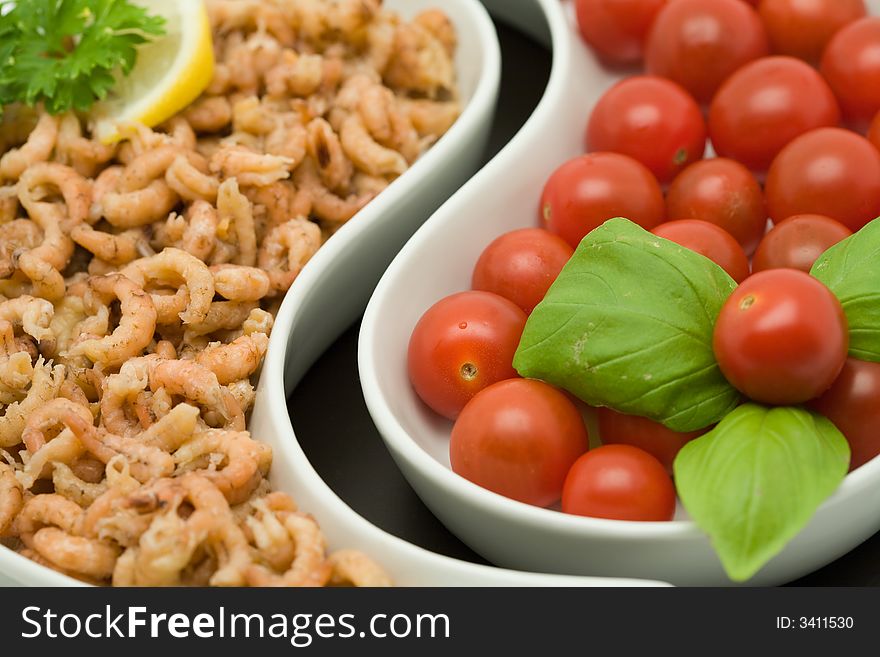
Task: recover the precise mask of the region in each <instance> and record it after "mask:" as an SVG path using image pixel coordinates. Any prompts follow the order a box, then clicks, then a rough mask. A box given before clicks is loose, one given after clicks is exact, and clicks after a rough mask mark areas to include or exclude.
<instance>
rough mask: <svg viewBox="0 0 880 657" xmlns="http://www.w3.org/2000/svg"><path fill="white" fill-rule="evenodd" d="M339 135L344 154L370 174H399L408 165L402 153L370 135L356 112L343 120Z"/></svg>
mask: <svg viewBox="0 0 880 657" xmlns="http://www.w3.org/2000/svg"><path fill="white" fill-rule="evenodd" d="M339 137H340V141H341V143H342V148H343V150H344V151H345V154H346V155H347V156H348V157H349V158H351V161H352V162H354V165H355V166H356V167H357V168H358V169H360V170H361V171H364V172H365V173H368V174H370V175H372V176H387V175H395V176H399V175H400V174H401V173H403V172H404V171H406V169H407V167H408V164H407V161H406V159H405V158H404V157H403V155H401V154H400V153H398V152H397V151H395V150H392V149H390V148H386V147H384V146H382V145H381V144H379V143H377V142H376V141H375V140H374V139H373V138H372V137H371V136H370V133H369V132H368V131H367V128H366V127H365V126H364V123H363V120H362V119H361V117H360V116H359V115H357V114H352V115H350V116H349V117H348V118H347V119H345V121H343V123H342V129H341V131H340V134H339Z"/></svg>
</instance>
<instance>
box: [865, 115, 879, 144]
mask: <svg viewBox="0 0 880 657" xmlns="http://www.w3.org/2000/svg"><path fill="white" fill-rule="evenodd" d="M868 141H869V142H871V143H872V144H874V147H875V148H877V149H878V150H880V112H877V116H875V117H874V120H873V121H871V125H870V127H869V128H868Z"/></svg>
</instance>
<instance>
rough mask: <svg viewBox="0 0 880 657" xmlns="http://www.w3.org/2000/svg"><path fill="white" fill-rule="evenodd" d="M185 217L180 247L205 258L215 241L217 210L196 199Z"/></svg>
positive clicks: (217, 221) (212, 248)
mask: <svg viewBox="0 0 880 657" xmlns="http://www.w3.org/2000/svg"><path fill="white" fill-rule="evenodd" d="M218 187H219V186H218ZM214 196H215V198H216V196H217V194H216V193H215V194H214ZM187 219H188V220H187V226H186V230H185V231H184V232H183V237H182V238H181V240H180V248H181V250H183V251H186V252H187V253H189V254H190V255H192V256H193V257H195V258H198V259H199V260H203V261H204V260H207V259H208V258H209V257H210V255H211V252H212V251H213V250H214V246H215V245H216V242H217V226H218V224H219V223H220V217H219V216H218V214H217V210H216V209H215V208H214V206H212V205H211V204H210V203H207V202H206V201H196V202H195V203H193V204H192V205H191V206H190V208H189V210H188V211H187Z"/></svg>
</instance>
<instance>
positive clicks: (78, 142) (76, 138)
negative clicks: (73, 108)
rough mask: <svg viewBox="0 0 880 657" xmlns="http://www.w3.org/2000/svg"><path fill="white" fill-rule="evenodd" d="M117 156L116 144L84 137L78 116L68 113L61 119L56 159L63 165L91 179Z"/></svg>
mask: <svg viewBox="0 0 880 657" xmlns="http://www.w3.org/2000/svg"><path fill="white" fill-rule="evenodd" d="M115 154H116V145H115V144H102V143H101V142H99V141H96V140H93V139H86V138H85V137H83V134H82V125H80V122H79V118H78V117H77V116H76V114H74V113H73V112H68V113H67V114H64V115H63V116H62V117H61V124H60V126H59V129H58V143H57V145H56V149H55V155H56V158H57V159H58V161H59V162H61V164H66V165H68V166H70V167H73V168H74V169H75V170H76V172H77V173H79V174H80V175H81V176H84V177H86V178H91V177H94V175H95V172H96V171H97V170H98V168H99V167H101V166H102V165H104V164H106V163H107V162H109V161H110V160H111V159H113V156H114V155H115Z"/></svg>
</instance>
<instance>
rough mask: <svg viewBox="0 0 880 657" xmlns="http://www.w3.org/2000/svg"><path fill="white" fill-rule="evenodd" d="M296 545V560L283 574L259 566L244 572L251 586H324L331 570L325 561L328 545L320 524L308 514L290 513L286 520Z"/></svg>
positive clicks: (253, 565)
mask: <svg viewBox="0 0 880 657" xmlns="http://www.w3.org/2000/svg"><path fill="white" fill-rule="evenodd" d="M283 524H284V528H285V529H286V530H287V533H288V534H289V536H290V538H291V539H292V541H293V543H294V546H295V547H294V559H293V563H292V564H291V565H290V567H289V568H288V569H287V570H286V571H284V572H283V573H281V574H278V573H275V572H273V571H272V570H271V569H269V568H267V567H266V566H263V565H260V564H252V565H251V566H249V567H248V569H247V570H246V571H245V577H246V579H247V582H248V584H249V585H251V586H323V585H324V584H326V583H327V580H328V578H329V577H330V572H331V566H330V564H329V563H328V562H327V560H326V558H325V552H326V543H325V539H324V535H323V534H322V533H321V530H320V528H319V527H318V523H316V522H315V520H314V519H313V518H312V517H311V516H309V515H306V514H302V513H299V512H297V513H291V514H289V515H287V516H286V517H285V518H284V520H283Z"/></svg>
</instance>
